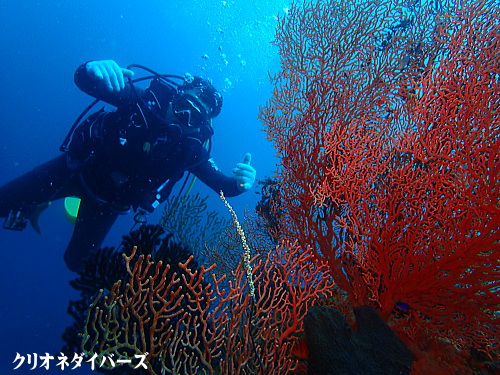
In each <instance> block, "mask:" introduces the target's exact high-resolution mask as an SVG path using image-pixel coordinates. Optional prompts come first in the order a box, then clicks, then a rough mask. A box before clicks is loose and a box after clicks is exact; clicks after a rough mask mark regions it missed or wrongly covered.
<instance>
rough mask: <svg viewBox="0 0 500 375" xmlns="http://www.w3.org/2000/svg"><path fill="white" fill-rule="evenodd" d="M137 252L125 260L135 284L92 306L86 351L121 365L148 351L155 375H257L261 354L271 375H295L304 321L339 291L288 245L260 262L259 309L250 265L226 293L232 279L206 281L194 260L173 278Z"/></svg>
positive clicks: (256, 265)
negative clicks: (293, 352) (252, 291)
mask: <svg viewBox="0 0 500 375" xmlns="http://www.w3.org/2000/svg"><path fill="white" fill-rule="evenodd" d="M135 249H136V248H134V251H133V253H132V254H131V255H130V256H127V255H124V259H125V262H126V266H127V271H128V275H129V279H128V280H120V281H118V282H117V283H115V284H114V286H113V288H112V290H111V291H110V292H109V295H107V296H104V297H103V296H102V292H101V294H100V295H99V296H98V297H97V298H96V300H95V301H94V303H93V304H92V305H91V306H90V308H89V310H88V314H87V321H86V324H85V330H84V332H83V334H82V338H83V340H82V348H83V350H84V351H85V353H86V354H87V355H89V356H93V355H98V356H111V355H113V357H114V359H115V360H118V359H127V358H133V357H134V355H141V354H145V353H147V354H146V355H147V357H146V364H147V366H148V371H149V373H150V374H160V373H184V374H213V373H215V372H217V373H222V374H231V375H234V374H254V373H257V372H258V371H259V369H260V368H261V367H260V365H259V362H258V358H257V356H256V353H258V355H259V357H260V358H261V361H262V368H263V370H264V372H265V373H266V374H286V373H289V371H291V370H293V369H294V368H296V366H297V360H296V359H295V358H294V357H293V356H292V355H291V348H292V346H293V344H294V342H295V341H296V340H297V338H298V335H299V334H300V333H301V332H303V328H302V320H303V317H304V316H305V314H306V313H307V311H308V309H309V308H310V307H311V305H312V304H314V303H315V302H316V301H317V300H318V299H319V298H321V299H323V298H325V297H327V296H329V295H330V292H329V291H330V290H331V288H332V284H331V281H330V279H329V278H328V277H325V275H327V271H328V268H327V266H326V265H325V264H323V265H321V264H319V263H318V262H317V261H316V260H314V259H313V258H312V256H311V255H310V254H308V253H307V252H304V251H302V250H301V249H300V248H299V247H298V246H297V244H290V243H282V244H281V245H279V246H277V247H276V248H275V249H274V251H270V252H269V253H268V255H267V257H266V258H265V260H262V259H261V260H259V261H258V262H255V260H256V257H255V258H254V259H253V260H252V263H251V266H252V274H253V280H254V283H255V304H251V300H250V294H249V293H248V279H247V277H246V269H245V267H244V266H243V263H240V265H239V266H238V267H237V269H236V270H235V273H234V275H233V278H232V281H230V282H229V283H228V284H229V285H226V286H225V287H223V286H222V285H223V284H224V280H225V278H222V279H220V280H218V279H217V278H216V277H215V276H214V275H213V274H212V283H207V282H206V280H205V279H206V276H207V275H208V273H209V272H210V271H211V268H212V267H210V268H208V269H205V268H204V267H201V268H200V269H199V270H195V271H193V270H191V269H190V268H189V263H190V262H191V260H192V257H191V258H190V259H189V260H188V261H187V262H185V263H180V264H179V267H180V268H181V269H182V272H180V273H179V274H177V273H174V274H173V275H172V274H171V273H169V272H170V266H169V265H168V264H165V265H164V264H163V263H162V262H161V261H160V262H158V263H155V262H153V261H152V260H151V257H150V256H148V257H147V258H144V255H141V256H140V257H139V258H138V259H137V261H135V262H134V261H133V259H134V256H135ZM124 285H125V286H124ZM123 286H124V287H123ZM251 308H253V313H252V314H251V316H252V321H251V322H250V312H251ZM250 329H252V334H253V338H254V341H252V339H251V337H250Z"/></svg>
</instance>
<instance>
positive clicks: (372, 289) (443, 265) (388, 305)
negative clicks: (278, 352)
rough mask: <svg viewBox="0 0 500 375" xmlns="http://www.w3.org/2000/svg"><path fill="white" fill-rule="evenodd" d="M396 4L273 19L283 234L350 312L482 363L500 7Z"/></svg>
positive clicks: (491, 344)
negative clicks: (372, 313) (367, 312)
mask: <svg viewBox="0 0 500 375" xmlns="http://www.w3.org/2000/svg"><path fill="white" fill-rule="evenodd" d="M406 4H407V5H405V6H402V5H398V4H397V3H396V2H392V1H377V2H360V3H359V4H356V5H353V4H350V3H346V2H337V1H328V0H325V1H319V2H318V3H315V4H312V5H304V6H302V7H299V6H295V7H293V8H292V9H291V10H290V12H289V13H288V15H286V16H285V17H284V18H283V20H282V21H281V23H280V26H279V27H278V33H277V41H276V43H277V45H278V47H279V48H280V56H281V60H282V66H283V69H282V72H281V73H280V74H279V75H278V76H276V77H274V78H273V82H274V83H275V91H274V95H273V98H272V100H271V101H270V103H269V104H268V105H267V106H266V107H265V108H263V109H262V112H261V119H262V120H263V122H264V123H265V125H266V127H267V130H268V134H269V138H270V139H271V140H272V141H273V142H274V143H275V145H276V149H277V151H278V154H279V156H280V157H281V161H282V166H281V168H280V169H279V171H278V177H279V182H280V184H281V199H282V202H281V208H282V210H283V215H282V217H283V233H284V235H285V237H288V238H297V239H298V240H299V242H300V244H301V245H302V246H306V245H310V246H311V247H312V251H313V253H314V255H315V257H316V258H317V259H320V260H325V261H327V262H328V263H329V266H330V271H331V273H332V275H333V277H334V279H335V281H336V282H337V285H338V286H339V287H340V288H341V289H343V290H344V291H345V292H347V293H348V295H349V297H350V301H351V303H352V304H353V305H354V306H359V305H363V304H371V305H372V306H374V307H376V308H378V309H379V311H380V312H381V314H382V316H383V317H384V318H385V319H386V320H389V319H393V318H395V311H396V309H395V308H397V311H399V314H403V315H404V317H405V318H404V319H399V320H398V319H395V320H391V321H392V323H393V325H394V329H396V330H398V331H400V332H405V334H406V335H408V336H409V337H411V338H412V339H414V340H417V339H419V338H422V340H425V339H424V338H423V337H426V336H427V337H428V336H434V337H442V338H444V339H446V340H448V341H451V342H453V343H454V344H455V345H457V346H459V347H461V348H464V347H469V346H473V347H475V348H477V349H479V350H483V351H484V352H486V353H488V354H490V355H491V356H493V357H495V356H497V355H498V348H499V345H500V341H499V337H500V332H499V329H498V324H499V323H500V316H499V315H498V311H499V310H500V297H499V293H498V286H499V285H500V263H499V258H500V207H499V198H500V167H499V161H500V112H499V108H500V64H499V61H500V59H499V57H500V41H499V40H500V38H499V37H500V11H499V9H498V7H490V6H489V5H488V3H487V2H484V1H468V2H467V1H466V2H459V3H458V5H457V4H453V3H451V2H450V3H447V2H429V3H426V2H422V3H421V2H418V3H417V2H408V3H406ZM416 4H421V8H416V6H417V5H416ZM495 288H497V289H496V290H495Z"/></svg>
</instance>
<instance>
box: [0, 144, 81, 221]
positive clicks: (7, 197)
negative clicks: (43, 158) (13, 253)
mask: <svg viewBox="0 0 500 375" xmlns="http://www.w3.org/2000/svg"><path fill="white" fill-rule="evenodd" d="M74 175H75V171H74V170H71V169H70V168H69V167H68V165H67V163H66V155H65V154H63V155H60V156H58V157H56V158H54V159H52V160H50V161H48V162H46V163H44V164H42V165H40V166H38V167H36V168H35V169H33V170H32V171H30V172H27V173H25V174H24V175H22V176H20V177H18V178H16V179H14V180H12V181H10V182H8V183H6V184H5V185H3V186H0V217H7V215H8V214H9V212H11V211H12V210H24V211H25V212H26V214H27V215H30V214H32V213H33V212H34V211H35V210H36V208H37V206H38V205H40V204H44V203H48V202H50V201H51V200H52V199H54V197H55V196H56V195H57V193H58V192H59V191H60V190H61V189H62V188H63V187H64V185H65V184H66V183H67V182H68V181H69V180H70V179H71V178H72V177H73V176H74Z"/></svg>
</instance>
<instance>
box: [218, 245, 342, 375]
mask: <svg viewBox="0 0 500 375" xmlns="http://www.w3.org/2000/svg"><path fill="white" fill-rule="evenodd" d="M255 259H258V257H254V259H253V260H252V261H255ZM252 267H253V277H254V279H253V281H254V285H255V297H256V300H255V306H254V307H253V308H254V312H253V325H254V326H255V328H254V339H255V343H256V349H257V353H258V354H259V356H260V357H261V358H262V362H263V370H264V373H265V374H288V373H290V371H292V370H294V369H295V368H296V366H297V360H296V359H295V358H293V357H292V356H291V349H292V346H293V345H294V343H295V342H296V340H297V339H298V337H299V335H300V334H301V333H303V318H304V316H305V315H306V314H307V311H308V310H309V308H310V307H311V306H312V305H313V304H315V303H317V302H318V300H320V299H321V300H323V299H324V298H326V297H329V296H330V295H331V294H330V291H331V290H332V287H333V285H332V281H331V280H330V278H329V277H328V267H327V266H326V264H319V263H318V262H317V261H315V260H314V258H313V257H312V255H311V254H309V253H308V252H305V251H303V250H302V249H301V248H300V247H299V246H298V245H297V244H296V243H293V244H292V243H284V242H282V243H281V244H280V245H278V246H276V248H275V249H274V251H270V252H269V253H268V254H267V256H266V258H265V260H259V261H258V263H254V264H253V265H252ZM234 280H235V283H236V284H235V285H236V286H237V287H238V288H237V289H238V290H240V291H242V290H246V289H247V283H248V280H247V279H246V275H245V268H244V266H243V264H242V263H240V265H239V266H238V268H237V270H236V272H235V278H234ZM250 302H251V301H250V295H249V294H248V293H241V292H240V293H238V295H237V297H236V298H235V299H234V300H232V303H231V309H230V312H231V313H230V315H229V322H228V332H230V333H231V334H230V335H229V336H228V338H227V340H228V341H227V343H226V359H225V360H224V361H223V362H222V369H221V371H222V373H223V374H235V375H238V374H254V373H257V372H258V370H260V367H258V366H257V362H256V358H255V354H254V351H253V348H252V340H251V338H250V337H249V331H248V330H247V329H245V328H243V327H247V325H248V320H249V314H250V308H249V306H250V305H251V304H250Z"/></svg>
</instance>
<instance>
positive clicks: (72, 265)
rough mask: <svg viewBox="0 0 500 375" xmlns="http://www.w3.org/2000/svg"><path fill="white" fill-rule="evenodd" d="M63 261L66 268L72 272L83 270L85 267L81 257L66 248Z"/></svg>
mask: <svg viewBox="0 0 500 375" xmlns="http://www.w3.org/2000/svg"><path fill="white" fill-rule="evenodd" d="M64 263H66V267H68V269H69V270H70V271H73V272H79V271H83V270H84V268H85V264H84V263H83V257H81V256H76V255H75V254H73V253H71V252H69V251H67V250H66V252H65V253H64Z"/></svg>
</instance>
